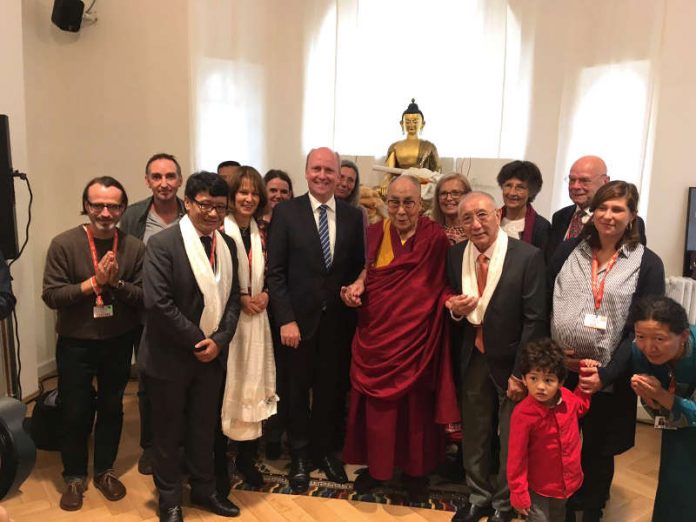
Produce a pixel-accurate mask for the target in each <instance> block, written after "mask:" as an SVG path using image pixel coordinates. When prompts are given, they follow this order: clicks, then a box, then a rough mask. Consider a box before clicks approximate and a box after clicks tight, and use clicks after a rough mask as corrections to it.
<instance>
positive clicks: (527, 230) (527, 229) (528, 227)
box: [501, 203, 537, 245]
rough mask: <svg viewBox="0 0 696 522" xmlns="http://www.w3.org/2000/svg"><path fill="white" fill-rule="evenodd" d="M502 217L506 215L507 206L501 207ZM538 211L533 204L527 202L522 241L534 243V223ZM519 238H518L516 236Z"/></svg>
mask: <svg viewBox="0 0 696 522" xmlns="http://www.w3.org/2000/svg"><path fill="white" fill-rule="evenodd" d="M501 210H502V215H501V219H502V218H504V217H505V210H507V209H506V208H505V206H503V208H501ZM536 217H537V213H536V210H534V208H533V207H532V205H531V204H529V203H527V210H526V211H525V213H524V231H523V232H522V241H524V242H525V243H529V244H530V245H531V244H532V233H533V232H534V223H536ZM515 239H517V238H515Z"/></svg>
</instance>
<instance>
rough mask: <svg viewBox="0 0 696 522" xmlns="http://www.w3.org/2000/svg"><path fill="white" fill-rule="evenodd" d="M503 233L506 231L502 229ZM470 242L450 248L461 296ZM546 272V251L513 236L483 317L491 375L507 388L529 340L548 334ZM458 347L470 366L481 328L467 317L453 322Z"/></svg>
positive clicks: (453, 283)
mask: <svg viewBox="0 0 696 522" xmlns="http://www.w3.org/2000/svg"><path fill="white" fill-rule="evenodd" d="M498 233H499V234H504V233H505V232H504V231H503V230H502V229H501V230H500V231H499V232H498ZM467 243H468V241H464V242H462V243H458V244H456V245H453V246H452V247H450V249H449V251H448V253H447V277H448V279H449V284H450V287H451V288H452V289H453V290H454V291H455V293H456V294H461V293H462V259H463V257H464V249H465V248H466V245H467ZM546 310H547V307H546V272H545V264H544V255H543V253H542V251H541V250H539V249H538V248H536V247H534V246H532V245H530V244H528V243H525V242H523V241H519V240H517V239H512V238H509V239H508V248H507V252H506V254H505V261H504V262H503V272H502V274H501V276H500V280H499V281H498V285H497V286H496V289H495V292H493V295H492V296H491V300H490V301H489V303H488V307H487V308H486V315H485V316H484V318H483V343H484V346H485V356H486V361H487V362H488V367H489V368H490V372H491V376H492V377H493V380H494V381H495V383H496V384H497V385H498V386H499V387H500V388H501V389H507V381H508V378H509V377H510V375H511V374H512V373H514V374H515V375H516V376H518V377H519V376H520V373H519V368H518V354H519V351H520V349H521V348H522V347H523V346H524V345H525V344H526V343H528V342H529V341H533V340H535V339H539V338H541V337H546V336H548V315H547V312H546ZM452 324H453V329H452V330H453V343H452V346H453V349H455V350H460V351H461V353H460V359H461V365H462V368H463V369H465V368H466V367H467V366H468V364H469V360H470V358H471V353H472V351H473V350H476V347H475V346H474V340H475V337H476V329H475V328H474V326H472V325H471V324H470V323H469V322H468V321H467V320H466V318H464V319H462V320H461V321H453V322H452Z"/></svg>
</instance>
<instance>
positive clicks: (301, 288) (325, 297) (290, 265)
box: [266, 194, 365, 339]
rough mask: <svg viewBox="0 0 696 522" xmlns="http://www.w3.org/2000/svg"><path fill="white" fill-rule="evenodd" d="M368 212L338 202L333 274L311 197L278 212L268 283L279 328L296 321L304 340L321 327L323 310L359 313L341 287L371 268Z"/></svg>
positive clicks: (281, 206)
mask: <svg viewBox="0 0 696 522" xmlns="http://www.w3.org/2000/svg"><path fill="white" fill-rule="evenodd" d="M363 235H364V232H363V215H362V212H361V211H360V210H359V209H358V208H355V207H353V206H351V205H349V204H348V203H345V202H344V201H341V200H339V199H336V239H335V243H334V253H333V264H332V265H331V268H330V269H329V270H327V269H326V267H325V266H324V257H323V254H322V250H321V243H320V241H319V231H318V230H317V224H316V221H315V219H314V214H313V213H312V205H311V203H310V201H309V196H308V195H307V194H304V195H302V196H299V197H297V198H295V199H291V200H289V201H284V202H282V203H280V204H279V205H277V206H276V207H275V208H274V209H273V220H272V221H271V226H270V230H269V234H268V271H267V275H266V283H267V285H268V291H269V296H270V307H271V313H272V316H273V320H274V322H275V324H276V326H277V327H281V326H283V325H284V324H288V323H290V322H292V321H296V322H297V324H298V326H299V328H300V333H301V335H302V338H305V339H306V338H308V337H311V336H312V335H313V334H314V333H315V332H316V330H317V328H318V327H319V320H320V318H321V312H322V311H328V312H331V313H338V314H339V315H340V314H344V315H346V318H347V320H349V319H350V317H352V316H353V315H354V313H355V312H354V311H353V310H352V309H349V308H348V307H346V306H345V304H343V301H341V296H340V292H341V287H342V286H345V285H349V284H351V283H353V281H355V279H356V278H357V277H358V275H360V272H361V271H362V269H363V268H364V265H365V245H364V242H363Z"/></svg>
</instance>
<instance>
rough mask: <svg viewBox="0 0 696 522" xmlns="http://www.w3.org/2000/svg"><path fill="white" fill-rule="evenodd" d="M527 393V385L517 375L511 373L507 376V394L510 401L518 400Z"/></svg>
mask: <svg viewBox="0 0 696 522" xmlns="http://www.w3.org/2000/svg"><path fill="white" fill-rule="evenodd" d="M525 395H527V387H526V386H525V385H524V381H523V380H522V379H520V378H519V377H515V376H514V375H511V376H510V377H509V378H508V387H507V396H508V399H510V400H511V401H515V402H519V401H521V400H522V399H524V396H525Z"/></svg>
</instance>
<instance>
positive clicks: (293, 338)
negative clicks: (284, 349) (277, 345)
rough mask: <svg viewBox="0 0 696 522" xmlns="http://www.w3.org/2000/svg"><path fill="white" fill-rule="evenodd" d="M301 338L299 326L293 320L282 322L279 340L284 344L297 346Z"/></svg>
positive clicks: (292, 346)
mask: <svg viewBox="0 0 696 522" xmlns="http://www.w3.org/2000/svg"><path fill="white" fill-rule="evenodd" d="M301 340H302V339H301V337H300V327H299V326H297V323H296V322H295V321H292V322H291V323H287V324H284V325H283V326H281V327H280V342H281V343H283V345H284V346H289V347H290V348H297V347H298V346H299V345H300V341H301Z"/></svg>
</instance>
